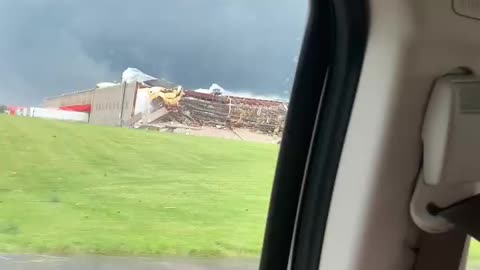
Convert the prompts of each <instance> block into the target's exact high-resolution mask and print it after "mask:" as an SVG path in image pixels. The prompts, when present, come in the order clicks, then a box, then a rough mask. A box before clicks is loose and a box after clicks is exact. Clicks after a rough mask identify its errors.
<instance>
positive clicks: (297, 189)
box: [260, 0, 369, 270]
mask: <svg viewBox="0 0 480 270" xmlns="http://www.w3.org/2000/svg"><path fill="white" fill-rule="evenodd" d="M368 18H369V17H368V6H367V3H366V1H348V0H319V1H315V0H312V1H311V2H310V16H309V22H308V25H307V29H306V33H305V38H304V44H303V47H302V52H301V57H300V61H299V65H298V69H297V73H296V77H295V83H294V86H293V90H292V96H291V100H290V108H289V113H288V116H287V124H286V127H285V133H284V138H283V141H282V145H281V148H280V154H279V159H278V162H277V171H276V175H275V179H274V186H273V190H272V198H271V202H270V210H269V215H268V220H267V228H266V232H265V239H264V246H263V251H262V258H261V261H260V269H261V270H274V269H275V270H280V269H289V266H290V268H291V269H299V270H300V269H301V270H306V269H308V270H310V269H312V270H313V269H318V267H319V263H320V255H321V250H322V245H323V239H324V233H325V228H326V224H327V218H328V211H329V207H330V200H331V196H332V192H333V186H334V183H335V178H336V173H337V169H338V163H339V160H340V156H341V152H342V149H343V143H344V139H345V135H346V131H347V127H348V123H349V120H350V114H351V110H352V107H353V102H354V99H355V94H356V89H357V85H358V81H359V78H360V73H361V69H362V64H363V58H364V54H365V49H366V43H367V35H368V23H369V22H368Z"/></svg>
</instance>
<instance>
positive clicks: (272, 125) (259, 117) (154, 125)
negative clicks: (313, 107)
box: [126, 91, 287, 136]
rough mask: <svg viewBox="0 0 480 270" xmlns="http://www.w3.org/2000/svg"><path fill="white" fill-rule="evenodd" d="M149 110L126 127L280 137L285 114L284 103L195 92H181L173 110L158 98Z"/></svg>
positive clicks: (133, 119)
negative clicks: (206, 129) (229, 131)
mask: <svg viewBox="0 0 480 270" xmlns="http://www.w3.org/2000/svg"><path fill="white" fill-rule="evenodd" d="M152 106H153V110H152V112H151V113H148V114H139V115H135V116H133V117H132V119H130V120H129V121H128V122H127V123H126V124H127V125H129V126H134V127H137V128H147V129H157V130H168V131H172V130H174V129H178V128H180V129H194V128H199V127H202V126H207V127H215V128H218V129H234V128H242V129H248V130H250V131H253V132H257V133H263V134H269V135H278V136H280V135H281V134H282V132H283V128H284V123H285V116H286V113H287V104H286V103H284V102H279V101H272V100H260V99H252V98H242V97H236V96H223V95H218V94H206V93H199V92H195V91H184V93H183V94H182V98H181V99H180V101H179V103H178V105H177V106H173V107H172V106H166V105H165V103H164V102H163V100H162V99H161V98H159V99H155V100H153V101H152Z"/></svg>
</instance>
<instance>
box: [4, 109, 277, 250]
mask: <svg viewBox="0 0 480 270" xmlns="http://www.w3.org/2000/svg"><path fill="white" fill-rule="evenodd" d="M277 152H278V146H276V145H268V144H255V143H246V142H239V141H228V140H221V139H213V138H201V137H189V136H182V135H173V134H159V133H154V132H146V131H140V130H128V129H121V128H109V127H99V126H91V125H87V124H78V123H66V122H57V121H48V120H39V119H31V118H21V117H9V116H2V115H0V160H1V162H0V252H1V253H54V254H109V255H155V256H156V255H163V256H216V257H251V256H257V255H258V254H259V252H260V250H261V243H262V240H263V232H264V226H265V220H266V214H267V208H268V202H269V196H270V191H271V185H272V180H273V175H274V168H275V163H276V158H277Z"/></svg>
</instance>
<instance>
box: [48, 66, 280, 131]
mask: <svg viewBox="0 0 480 270" xmlns="http://www.w3.org/2000/svg"><path fill="white" fill-rule="evenodd" d="M147 76H148V75H147ZM43 106H44V107H46V108H58V109H61V110H69V111H81V112H85V113H88V114H89V120H88V122H89V123H91V124H95V125H107V126H121V127H131V128H142V129H150V130H152V129H153V130H159V131H170V132H176V133H185V134H193V135H195V134H200V135H202V134H203V133H202V130H203V131H205V130H213V131H215V130H218V131H219V130H227V131H229V132H231V133H233V135H232V136H233V137H238V138H240V139H243V137H244V135H243V134H245V131H247V130H248V131H249V132H251V133H256V134H263V135H267V136H270V137H271V138H272V140H273V139H276V138H280V137H281V134H282V132H283V127H284V123H285V117H286V113H287V106H288V104H287V103H286V102H281V101H275V100H267V99H255V98H245V97H240V96H234V95H224V94H222V93H220V92H218V91H212V92H210V93H205V92H198V91H194V90H186V89H183V88H182V87H181V86H178V85H175V84H173V83H170V82H168V81H165V80H159V79H156V78H153V77H152V78H148V80H134V81H132V80H130V81H128V80H127V81H124V82H123V83H119V84H113V83H100V84H98V85H97V87H96V88H94V89H89V90H84V91H78V92H73V93H68V94H63V95H59V96H54V97H50V98H46V99H45V100H44V104H43ZM242 132H243V133H242Z"/></svg>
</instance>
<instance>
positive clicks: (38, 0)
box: [0, 0, 307, 104]
mask: <svg viewBox="0 0 480 270" xmlns="http://www.w3.org/2000/svg"><path fill="white" fill-rule="evenodd" d="M306 13H307V3H306V1H295V0H284V1H281V0H279V1H274V0H264V1H254V0H243V1H242V0H189V1H187V0H176V1H160V0H141V1H118V0H103V1H96V2H93V1H77V0H29V1H26V0H24V1H14V0H10V1H0V31H1V32H0V33H2V38H1V39H2V41H1V42H0V59H1V61H0V80H1V81H2V86H1V88H0V103H2V102H4V103H15V104H37V103H40V102H41V100H42V98H43V97H46V96H51V95H55V94H60V93H64V92H68V91H72V90H79V89H85V88H90V87H92V86H94V85H95V83H96V82H100V81H114V80H116V81H119V80H121V72H122V71H123V70H124V69H125V68H127V67H136V68H139V69H140V70H143V71H144V72H146V73H148V74H150V75H153V76H156V77H163V78H165V79H168V80H171V81H173V82H176V83H179V84H182V85H184V86H186V87H188V88H200V87H203V88H208V87H209V86H210V84H212V83H214V82H216V83H218V84H220V85H221V86H223V87H225V88H226V89H229V90H233V91H235V90H237V91H251V92H254V93H257V94H263V95H268V94H273V95H282V92H283V91H286V90H289V88H290V87H291V79H292V76H293V71H294V69H295V64H296V63H295V59H296V57H297V55H298V53H299V50H300V45H301V40H302V35H303V31H304V25H305V19H306V18H305V16H306Z"/></svg>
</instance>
